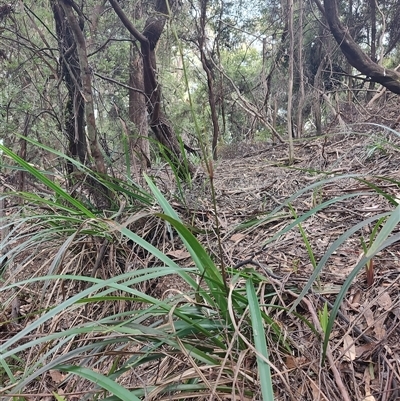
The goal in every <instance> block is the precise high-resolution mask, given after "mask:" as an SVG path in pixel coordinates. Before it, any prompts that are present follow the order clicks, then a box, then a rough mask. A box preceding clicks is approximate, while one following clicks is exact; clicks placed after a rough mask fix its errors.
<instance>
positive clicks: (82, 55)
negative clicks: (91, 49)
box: [61, 0, 106, 174]
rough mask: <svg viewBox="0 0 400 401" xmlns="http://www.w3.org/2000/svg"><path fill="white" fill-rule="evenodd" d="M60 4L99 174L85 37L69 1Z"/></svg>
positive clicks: (100, 164)
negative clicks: (73, 49) (72, 47)
mask: <svg viewBox="0 0 400 401" xmlns="http://www.w3.org/2000/svg"><path fill="white" fill-rule="evenodd" d="M61 5H62V8H63V10H64V13H65V15H66V17H67V20H68V24H69V26H70V29H71V31H72V33H73V35H74V38H75V43H76V51H77V54H78V59H79V67H80V71H81V81H82V95H83V97H84V99H85V117H86V129H87V135H88V139H89V144H90V152H91V156H92V157H93V160H94V163H95V171H97V172H98V173H101V174H106V166H105V163H104V157H103V154H102V153H101V150H100V144H99V141H98V138H97V131H96V120H95V116H94V104H93V93H92V72H91V69H90V67H89V62H88V58H87V52H86V42H85V37H84V36H83V32H82V28H81V27H80V26H79V24H78V21H77V19H76V16H75V14H74V12H73V10H72V7H71V5H70V2H69V1H67V0H61Z"/></svg>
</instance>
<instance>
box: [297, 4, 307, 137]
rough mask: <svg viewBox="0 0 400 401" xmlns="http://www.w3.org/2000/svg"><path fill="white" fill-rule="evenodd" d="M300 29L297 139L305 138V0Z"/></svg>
mask: <svg viewBox="0 0 400 401" xmlns="http://www.w3.org/2000/svg"><path fill="white" fill-rule="evenodd" d="M298 9H299V29H298V32H297V38H298V40H297V46H298V49H297V67H298V72H299V101H298V105H297V137H298V138H301V137H302V136H303V125H304V122H303V109H304V102H305V98H306V95H305V90H304V60H303V0H298Z"/></svg>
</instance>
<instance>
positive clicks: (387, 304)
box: [379, 292, 393, 310]
mask: <svg viewBox="0 0 400 401" xmlns="http://www.w3.org/2000/svg"><path fill="white" fill-rule="evenodd" d="M392 305H393V302H392V299H391V298H390V295H389V294H388V293H387V292H384V293H383V294H382V295H381V296H380V297H379V306H382V308H383V309H385V310H389V309H391V307H392Z"/></svg>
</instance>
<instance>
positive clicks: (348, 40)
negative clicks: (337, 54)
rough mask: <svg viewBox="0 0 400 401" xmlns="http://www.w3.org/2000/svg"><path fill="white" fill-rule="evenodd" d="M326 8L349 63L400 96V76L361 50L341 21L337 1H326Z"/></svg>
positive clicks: (333, 29) (332, 28)
mask: <svg viewBox="0 0 400 401" xmlns="http://www.w3.org/2000/svg"><path fill="white" fill-rule="evenodd" d="M324 7H325V18H326V20H327V21H328V24H329V28H330V30H331V32H332V35H333V36H334V38H335V40H336V42H337V43H338V45H339V47H340V49H341V50H342V52H343V54H344V56H345V57H346V59H347V61H348V62H349V63H350V64H351V65H352V66H353V67H354V68H356V69H357V70H358V71H360V72H361V73H362V74H365V75H366V76H367V77H370V78H371V80H372V81H374V82H378V83H380V84H381V85H383V86H385V87H386V88H388V89H389V90H390V91H392V92H393V93H397V94H400V74H399V73H398V72H397V71H394V70H390V69H387V68H384V67H382V66H380V65H378V64H377V63H375V62H374V61H372V60H371V58H370V57H368V56H367V55H366V54H365V53H364V52H363V51H362V50H361V48H360V46H359V45H358V44H357V43H356V42H355V41H354V39H353V38H352V37H351V35H350V33H349V30H348V29H347V28H345V26H344V25H343V24H342V23H341V21H340V19H339V15H338V14H339V12H338V7H337V3H336V0H324Z"/></svg>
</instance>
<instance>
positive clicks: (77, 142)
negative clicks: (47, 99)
mask: <svg viewBox="0 0 400 401" xmlns="http://www.w3.org/2000/svg"><path fill="white" fill-rule="evenodd" d="M51 7H52V10H53V16H54V21H55V24H56V32H57V39H58V47H59V52H60V63H61V74H62V78H63V80H64V82H65V85H66V87H67V91H68V100H67V102H66V105H65V111H64V112H65V117H64V121H65V131H64V132H65V134H66V136H67V138H68V151H69V156H71V157H72V158H78V159H79V161H80V162H81V163H82V164H84V163H85V161H86V153H87V150H86V148H87V147H86V135H85V128H84V120H85V108H84V101H83V97H82V93H81V90H80V88H81V86H82V82H81V71H80V67H79V59H78V54H77V51H76V43H75V40H74V35H73V33H72V31H71V29H70V27H69V24H68V23H67V21H66V19H65V13H64V10H63V9H62V7H61V6H60V4H59V2H58V1H56V0H52V1H51ZM67 171H68V174H69V175H71V174H72V172H73V171H74V165H73V163H71V162H67Z"/></svg>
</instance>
